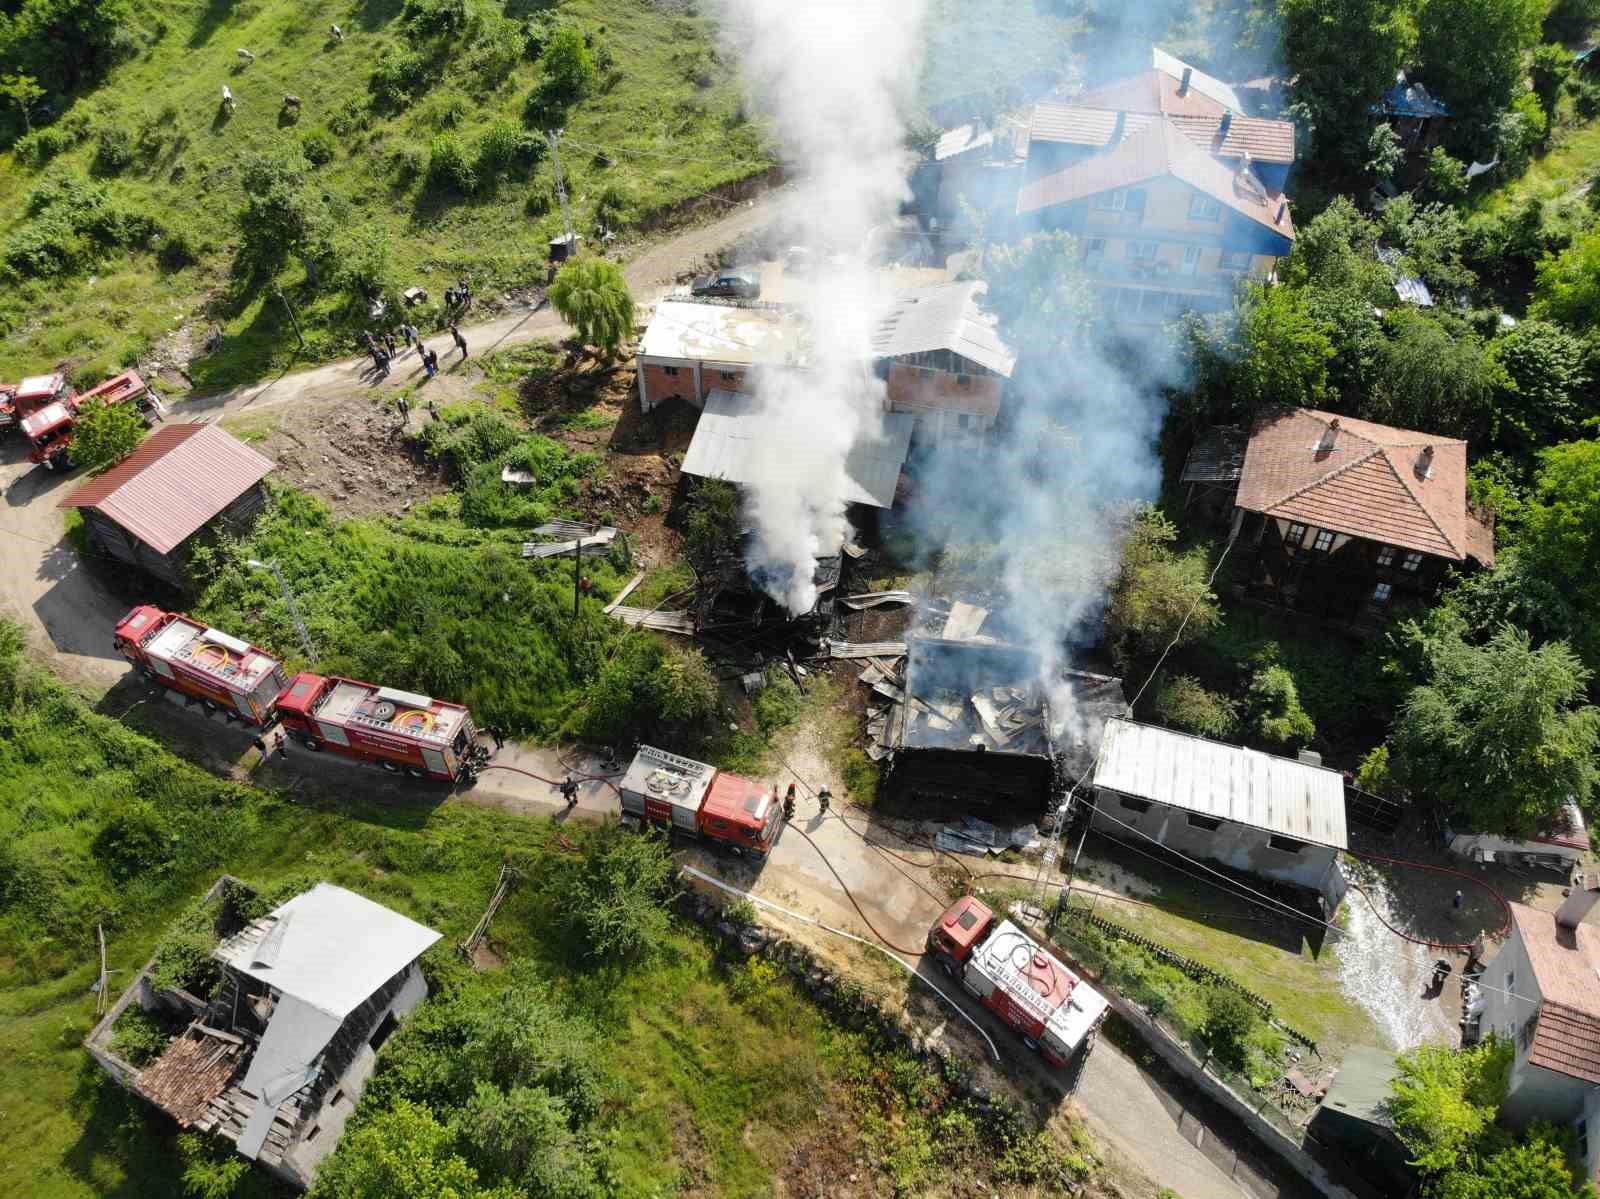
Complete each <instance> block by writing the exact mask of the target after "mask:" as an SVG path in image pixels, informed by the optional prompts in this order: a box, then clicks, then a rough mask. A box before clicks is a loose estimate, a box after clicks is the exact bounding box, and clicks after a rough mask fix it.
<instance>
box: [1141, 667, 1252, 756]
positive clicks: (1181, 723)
mask: <svg viewBox="0 0 1600 1199" xmlns="http://www.w3.org/2000/svg"><path fill="white" fill-rule="evenodd" d="M1153 708H1154V711H1155V714H1156V717H1157V718H1158V719H1159V720H1160V721H1161V722H1162V723H1163V724H1166V725H1170V726H1171V727H1172V728H1175V729H1180V730H1182V731H1183V732H1185V733H1197V734H1199V735H1200V736H1202V737H1214V738H1217V739H1219V740H1226V739H1227V738H1229V737H1231V736H1233V735H1234V733H1235V732H1237V731H1238V728H1239V705H1238V703H1237V702H1236V701H1234V700H1232V699H1229V698H1228V697H1227V696H1226V695H1222V694H1221V693H1219V692H1216V691H1208V690H1207V689H1206V688H1205V687H1203V686H1201V685H1200V682H1199V681H1198V680H1197V679H1193V678H1190V677H1189V676H1188V675H1181V674H1180V675H1177V676H1176V677H1174V678H1171V679H1166V680H1164V681H1163V682H1162V684H1161V686H1160V688H1159V689H1158V690H1157V691H1156V698H1155V703H1154V705H1153Z"/></svg>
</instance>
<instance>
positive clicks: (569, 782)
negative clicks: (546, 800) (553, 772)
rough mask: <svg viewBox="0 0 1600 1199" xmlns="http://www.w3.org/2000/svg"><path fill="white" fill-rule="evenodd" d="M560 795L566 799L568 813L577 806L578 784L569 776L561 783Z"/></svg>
mask: <svg viewBox="0 0 1600 1199" xmlns="http://www.w3.org/2000/svg"><path fill="white" fill-rule="evenodd" d="M561 794H562V795H563V796H564V797H565V798H566V801H567V810H568V811H569V812H570V811H571V810H572V809H573V808H575V807H577V806H578V784H577V781H576V780H575V779H573V777H572V776H571V775H570V774H569V775H567V777H566V778H565V779H563V780H562V781H561Z"/></svg>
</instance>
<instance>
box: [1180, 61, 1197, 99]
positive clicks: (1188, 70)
mask: <svg viewBox="0 0 1600 1199" xmlns="http://www.w3.org/2000/svg"><path fill="white" fill-rule="evenodd" d="M1193 76H1194V68H1193V67H1184V68H1183V78H1182V79H1181V80H1180V81H1179V83H1178V95H1180V96H1187V95H1188V94H1189V80H1190V79H1191V78H1193Z"/></svg>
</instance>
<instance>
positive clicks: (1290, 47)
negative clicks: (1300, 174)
mask: <svg viewBox="0 0 1600 1199" xmlns="http://www.w3.org/2000/svg"><path fill="white" fill-rule="evenodd" d="M1408 12H1409V6H1408V5H1407V4H1406V3H1405V2H1404V0H1280V3H1279V5H1278V14H1279V17H1280V18H1281V19H1282V22H1283V49H1284V54H1285V56H1286V57H1287V59H1288V66H1289V75H1290V77H1291V78H1293V79H1294V81H1295V82H1294V97H1295V101H1296V102H1297V103H1299V104H1302V105H1304V106H1305V108H1306V109H1307V111H1308V112H1309V113H1310V116H1311V121H1312V124H1313V127H1314V132H1313V139H1314V141H1313V144H1314V145H1315V147H1316V152H1317V153H1318V154H1319V155H1320V156H1323V157H1327V158H1332V159H1335V160H1337V161H1340V162H1342V163H1344V164H1345V165H1346V166H1347V167H1350V168H1351V169H1359V168H1360V167H1361V165H1362V164H1363V162H1364V161H1365V154H1366V148H1367V146H1366V143H1367V137H1368V133H1369V131H1370V129H1371V128H1372V115H1371V106H1372V105H1373V104H1376V103H1377V101H1378V98H1379V97H1380V96H1382V95H1383V93H1384V92H1385V91H1387V90H1388V89H1389V88H1390V87H1392V86H1393V85H1394V77H1395V72H1396V71H1398V70H1399V69H1400V64H1401V63H1402V62H1403V61H1404V60H1405V56H1406V51H1407V50H1408V49H1409V47H1410V44H1411V37H1412V33H1411V27H1410V23H1409V20H1408Z"/></svg>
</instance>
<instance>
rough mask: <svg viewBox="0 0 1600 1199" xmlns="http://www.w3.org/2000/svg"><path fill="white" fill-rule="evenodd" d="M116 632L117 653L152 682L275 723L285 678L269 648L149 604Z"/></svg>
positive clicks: (236, 716)
mask: <svg viewBox="0 0 1600 1199" xmlns="http://www.w3.org/2000/svg"><path fill="white" fill-rule="evenodd" d="M115 636H116V647H117V652H118V653H120V654H121V655H122V656H123V657H124V658H126V659H128V661H130V662H132V663H133V664H134V665H135V666H137V667H138V668H139V671H140V673H141V674H143V675H144V676H145V677H146V678H148V679H150V680H151V681H152V682H155V683H159V684H160V685H161V686H163V687H165V688H167V689H168V690H170V691H176V692H178V693H179V694H181V695H186V696H188V697H189V698H191V699H195V700H198V701H199V702H200V703H201V704H203V705H204V706H205V709H206V711H207V712H222V713H224V714H225V715H226V716H227V718H228V719H229V720H242V721H244V722H245V723H246V724H254V725H266V724H270V723H271V721H272V718H273V715H274V714H275V712H276V710H277V700H278V693H279V692H280V691H282V690H283V687H284V684H285V683H286V682H287V679H286V678H285V676H284V672H283V663H282V662H280V661H278V659H277V658H274V657H273V656H272V655H271V654H269V653H267V652H266V651H265V650H259V649H257V648H256V647H255V646H253V645H250V644H249V643H248V642H244V641H240V640H239V639H238V638H237V637H230V636H228V635H227V634H226V633H221V632H218V631H217V630H216V629H208V628H207V627H206V626H205V625H203V624H201V623H200V622H199V621H196V620H191V619H190V618H189V617H187V616H180V615H178V614H177V613H176V612H163V611H162V610H161V609H160V608H156V607H152V606H151V605H149V604H142V605H140V606H139V607H137V608H135V609H134V610H133V611H132V612H129V613H128V614H127V615H126V616H124V617H123V618H122V620H121V621H119V622H118V624H117V631H116V635H115Z"/></svg>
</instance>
